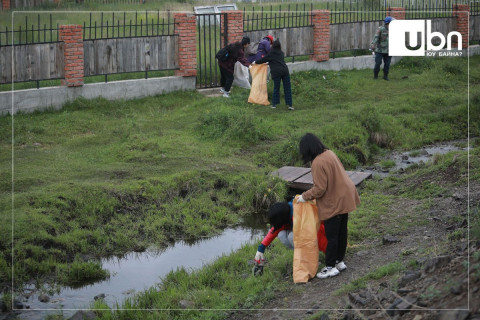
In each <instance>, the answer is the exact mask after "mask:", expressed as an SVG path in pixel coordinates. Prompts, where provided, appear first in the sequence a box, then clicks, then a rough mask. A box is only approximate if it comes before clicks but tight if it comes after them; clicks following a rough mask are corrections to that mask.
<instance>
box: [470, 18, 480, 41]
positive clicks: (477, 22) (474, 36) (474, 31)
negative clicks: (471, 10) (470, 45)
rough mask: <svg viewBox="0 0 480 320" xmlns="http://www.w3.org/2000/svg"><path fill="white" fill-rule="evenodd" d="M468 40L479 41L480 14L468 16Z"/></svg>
mask: <svg viewBox="0 0 480 320" xmlns="http://www.w3.org/2000/svg"><path fill="white" fill-rule="evenodd" d="M469 22H470V41H480V15H479V16H470V21H469Z"/></svg>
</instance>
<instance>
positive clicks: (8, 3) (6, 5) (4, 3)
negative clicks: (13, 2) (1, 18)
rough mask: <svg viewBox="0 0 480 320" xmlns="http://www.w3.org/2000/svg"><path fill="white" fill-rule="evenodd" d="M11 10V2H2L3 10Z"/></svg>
mask: <svg viewBox="0 0 480 320" xmlns="http://www.w3.org/2000/svg"><path fill="white" fill-rule="evenodd" d="M9 9H10V0H2V10H9Z"/></svg>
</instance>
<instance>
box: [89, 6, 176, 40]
mask: <svg viewBox="0 0 480 320" xmlns="http://www.w3.org/2000/svg"><path fill="white" fill-rule="evenodd" d="M94 15H95V16H96V17H94ZM174 31H175V21H174V19H173V15H172V14H171V13H170V11H167V12H162V13H160V11H159V10H158V11H156V12H155V11H153V12H152V11H150V12H149V11H145V13H144V14H143V13H142V14H141V16H139V12H135V13H134V14H132V13H131V12H129V13H127V12H123V13H120V14H119V13H118V12H117V13H115V12H111V13H108V14H104V13H103V12H100V14H98V13H93V14H92V12H90V14H89V19H88V22H87V21H84V22H83V39H84V40H93V39H109V38H121V37H144V36H167V35H173V33H174Z"/></svg>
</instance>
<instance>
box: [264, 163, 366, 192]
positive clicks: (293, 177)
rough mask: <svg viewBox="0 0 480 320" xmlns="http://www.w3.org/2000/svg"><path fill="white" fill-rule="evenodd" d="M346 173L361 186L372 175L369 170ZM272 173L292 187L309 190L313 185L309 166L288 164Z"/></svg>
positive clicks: (356, 184)
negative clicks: (301, 166)
mask: <svg viewBox="0 0 480 320" xmlns="http://www.w3.org/2000/svg"><path fill="white" fill-rule="evenodd" d="M346 173H347V175H348V176H349V178H350V179H351V180H352V181H353V183H354V184H355V186H359V185H360V184H361V183H362V182H363V181H364V180H365V179H368V178H370V177H371V176H372V174H371V173H367V172H357V171H346ZM272 175H274V176H279V177H280V178H282V179H284V180H286V181H287V182H288V185H289V187H291V188H295V189H300V190H308V189H310V188H311V187H312V186H313V177H312V173H311V170H310V169H309V168H298V167H289V166H286V167H282V168H280V169H278V170H276V171H274V172H272Z"/></svg>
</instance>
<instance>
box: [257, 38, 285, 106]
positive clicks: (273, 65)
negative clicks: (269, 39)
mask: <svg viewBox="0 0 480 320" xmlns="http://www.w3.org/2000/svg"><path fill="white" fill-rule="evenodd" d="M266 62H268V65H269V66H270V73H271V74H272V80H273V101H272V108H273V109H275V108H276V107H277V104H279V103H280V81H282V82H283V93H284V94H285V103H286V104H287V105H288V110H293V105H292V104H293V103H292V87H291V84H290V72H289V71H288V67H287V64H286V63H285V54H284V53H283V51H282V46H281V44H280V41H278V39H277V40H275V41H274V42H273V45H272V50H271V51H270V53H269V54H267V55H266V56H265V57H264V58H262V59H259V60H256V61H255V62H254V63H258V64H261V63H266Z"/></svg>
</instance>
